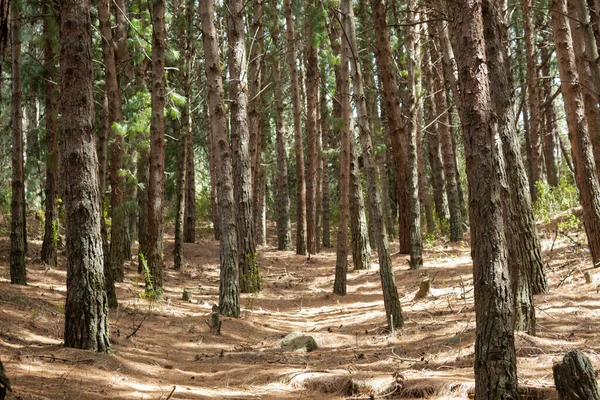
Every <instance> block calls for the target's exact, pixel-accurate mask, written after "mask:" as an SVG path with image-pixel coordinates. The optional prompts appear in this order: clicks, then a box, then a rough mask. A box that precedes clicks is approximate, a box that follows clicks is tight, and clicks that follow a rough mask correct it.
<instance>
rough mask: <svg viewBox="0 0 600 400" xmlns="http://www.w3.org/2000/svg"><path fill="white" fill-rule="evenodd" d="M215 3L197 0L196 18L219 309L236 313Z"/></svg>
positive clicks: (232, 223)
mask: <svg viewBox="0 0 600 400" xmlns="http://www.w3.org/2000/svg"><path fill="white" fill-rule="evenodd" d="M214 9H215V5H214V2H213V0H201V1H200V21H201V24H202V42H203V44H204V57H205V68H206V83H207V86H208V102H209V116H210V126H211V128H210V132H211V134H212V136H213V138H212V140H213V141H214V143H215V147H214V149H215V160H216V166H217V172H218V173H217V176H218V177H219V180H218V183H217V193H218V195H219V201H218V205H219V210H218V213H219V217H220V218H221V219H220V224H221V226H220V232H221V239H220V240H221V241H220V249H221V254H220V265H221V268H220V280H219V311H220V312H221V314H223V315H227V316H233V317H238V316H239V315H240V295H239V286H238V285H239V283H238V281H239V270H238V264H237V257H238V251H237V233H236V227H235V210H234V202H233V177H232V167H231V153H230V147H229V142H228V140H227V116H226V114H225V103H224V92H223V82H222V78H221V63H220V61H219V47H218V43H217V32H216V29H215V21H214Z"/></svg>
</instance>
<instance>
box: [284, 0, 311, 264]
mask: <svg viewBox="0 0 600 400" xmlns="http://www.w3.org/2000/svg"><path fill="white" fill-rule="evenodd" d="M284 8H285V26H286V31H287V32H286V39H287V46H288V65H289V68H290V90H291V94H292V107H293V115H294V146H295V150H296V254H301V255H304V254H306V185H305V181H304V144H303V143H302V120H301V113H302V103H301V102H300V88H299V85H298V67H297V65H296V62H297V59H296V58H297V55H296V44H295V43H296V38H295V35H294V19H293V17H292V0H284Z"/></svg>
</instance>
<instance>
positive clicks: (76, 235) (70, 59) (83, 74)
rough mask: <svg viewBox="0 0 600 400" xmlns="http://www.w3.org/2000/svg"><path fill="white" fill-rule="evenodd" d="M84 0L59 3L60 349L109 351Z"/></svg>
mask: <svg viewBox="0 0 600 400" xmlns="http://www.w3.org/2000/svg"><path fill="white" fill-rule="evenodd" d="M90 11H91V4H90V2H89V0H77V1H75V0H61V2H60V45H61V49H60V72H61V79H60V81H61V115H62V118H61V124H62V140H63V147H62V152H63V157H62V160H63V161H64V167H63V168H64V182H65V219H66V229H67V300H66V305H65V329H64V341H65V347H74V348H78V349H85V350H93V351H99V352H108V351H109V350H110V341H109V335H110V333H109V324H108V303H107V298H106V292H105V289H104V284H105V283H104V274H103V253H102V238H101V237H100V213H101V210H100V195H99V193H98V189H99V185H98V176H97V168H98V159H97V156H96V140H95V138H94V126H93V123H94V95H93V84H94V74H93V71H92V22H91V20H90Z"/></svg>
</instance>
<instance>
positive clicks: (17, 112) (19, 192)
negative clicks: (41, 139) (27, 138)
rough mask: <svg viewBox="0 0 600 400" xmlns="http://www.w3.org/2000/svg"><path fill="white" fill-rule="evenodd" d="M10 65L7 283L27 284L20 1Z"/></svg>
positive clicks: (16, 6)
mask: <svg viewBox="0 0 600 400" xmlns="http://www.w3.org/2000/svg"><path fill="white" fill-rule="evenodd" d="M10 13H11V15H10V19H11V20H10V30H11V35H10V36H11V62H12V182H11V187H12V199H11V203H10V214H11V222H10V283H14V284H18V285H26V284H27V270H26V269H25V254H26V253H27V244H26V243H27V227H26V220H25V176H24V171H23V164H24V162H23V106H22V103H23V89H22V88H21V86H22V84H21V1H20V0H13V1H12V3H11V5H10Z"/></svg>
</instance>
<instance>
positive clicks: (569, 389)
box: [552, 350, 600, 400]
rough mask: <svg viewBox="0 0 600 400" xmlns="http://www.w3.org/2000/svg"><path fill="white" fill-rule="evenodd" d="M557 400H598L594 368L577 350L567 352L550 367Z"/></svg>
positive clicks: (599, 397)
mask: <svg viewBox="0 0 600 400" xmlns="http://www.w3.org/2000/svg"><path fill="white" fill-rule="evenodd" d="M552 373H553V375H554V383H555V384H556V390H557V391H558V398H559V400H579V399H586V400H600V387H599V386H598V382H597V381H596V372H595V371H594V367H593V366H592V363H591V362H590V359H589V358H587V357H586V356H585V355H584V354H583V353H582V352H580V351H579V350H571V351H569V352H568V353H567V354H566V355H565V356H564V358H563V359H562V361H560V362H558V363H556V364H554V366H553V367H552Z"/></svg>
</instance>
